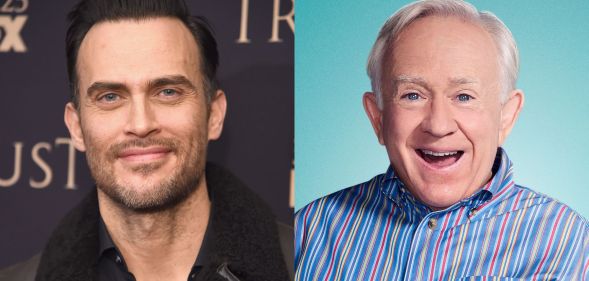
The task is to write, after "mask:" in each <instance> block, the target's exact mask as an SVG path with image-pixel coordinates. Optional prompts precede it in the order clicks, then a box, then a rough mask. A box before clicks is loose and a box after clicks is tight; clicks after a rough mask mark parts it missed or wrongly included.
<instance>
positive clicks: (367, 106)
mask: <svg viewBox="0 0 589 281" xmlns="http://www.w3.org/2000/svg"><path fill="white" fill-rule="evenodd" d="M362 103H363V104H364V111H366V115H368V119H369V120H370V123H371V124H372V128H373V129H374V133H375V134H376V136H377V137H378V142H379V143H380V144H384V140H383V137H382V112H381V111H380V109H379V108H378V103H377V102H376V95H375V94H374V93H372V92H366V93H364V96H363V97H362Z"/></svg>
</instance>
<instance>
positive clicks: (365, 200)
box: [294, 174, 384, 239]
mask: <svg viewBox="0 0 589 281" xmlns="http://www.w3.org/2000/svg"><path fill="white" fill-rule="evenodd" d="M383 177H384V174H381V175H378V176H375V177H374V178H372V179H370V180H369V181H366V182H363V183H360V184H357V185H354V186H351V187H348V188H345V189H342V190H339V191H337V192H334V193H332V194H329V195H326V196H324V197H321V198H319V199H317V200H314V201H312V202H311V203H309V204H307V205H306V206H304V207H303V208H301V209H300V210H298V211H297V212H296V213H295V219H294V223H295V227H294V228H295V237H296V239H299V238H300V237H303V236H305V235H302V234H303V233H305V232H309V231H313V230H312V229H322V228H324V227H328V226H329V225H332V224H333V223H338V224H339V223H341V222H342V220H343V221H345V220H346V218H348V217H353V218H349V219H350V220H357V219H361V218H362V219H370V218H369V216H370V215H371V214H373V212H370V211H366V210H369V209H373V208H375V207H376V206H381V205H382V201H383V200H382V199H383V198H384V197H383V196H379V195H381V193H380V187H381V182H382V180H383ZM322 226H324V227H322Z"/></svg>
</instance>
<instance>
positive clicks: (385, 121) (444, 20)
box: [295, 0, 589, 280]
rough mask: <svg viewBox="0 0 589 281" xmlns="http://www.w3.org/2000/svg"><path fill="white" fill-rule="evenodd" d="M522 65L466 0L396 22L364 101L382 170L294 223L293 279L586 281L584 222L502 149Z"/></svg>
mask: <svg viewBox="0 0 589 281" xmlns="http://www.w3.org/2000/svg"><path fill="white" fill-rule="evenodd" d="M518 63H519V62H518V51H517V46H516V44H515V40H514V39H513V36H512V34H511V32H510V31H509V29H508V28H507V27H506V26H505V25H504V24H503V22H501V20H499V19H498V18H497V17H496V16H495V15H493V14H492V13H489V12H479V11H477V9H476V8H475V7H473V6H472V5H470V4H468V3H466V2H463V1H459V0H425V1H419V2H415V3H412V4H410V5H408V6H405V7H403V8H402V9H400V10H399V11H398V12H397V13H395V14H394V15H393V16H392V17H391V18H390V19H389V20H388V21H387V22H386V23H385V24H384V26H383V27H382V29H381V31H380V33H379V35H378V38H377V40H376V43H375V44H374V47H373V49H372V51H371V53H370V57H369V60H368V75H369V76H370V79H371V81H372V92H368V93H365V94H364V98H363V102H364V108H365V110H366V113H367V115H368V118H369V120H370V122H371V124H372V126H373V128H374V131H375V133H376V136H377V138H378V141H379V142H380V144H382V145H384V146H385V147H386V150H387V153H388V156H389V159H390V167H389V168H388V170H387V172H386V173H385V174H381V175H378V176H376V177H374V178H373V179H372V180H370V181H368V182H365V183H362V184H359V185H356V186H353V187H350V188H347V189H344V190H341V191H339V192H336V193H333V194H331V195H328V196H326V197H323V198H320V199H318V200H316V201H314V202H312V203H310V204H309V205H307V206H306V207H304V208H302V209H301V210H300V211H299V212H298V213H297V214H296V218H295V228H296V231H295V235H296V239H295V240H296V241H295V247H296V254H295V266H296V276H295V279H296V280H487V279H489V280H491V279H492V280H508V279H509V280H515V279H517V280H589V223H588V222H587V220H586V219H584V218H582V217H581V216H580V215H578V214H577V213H575V212H574V211H573V210H571V209H570V208H569V207H567V206H566V205H564V204H562V203H560V202H558V201H556V200H554V199H552V198H549V197H547V196H545V195H542V194H539V193H536V192H534V191H532V190H530V189H528V188H525V187H522V186H519V185H517V184H515V183H514V181H513V178H512V176H513V168H512V163H511V161H510V160H509V158H508V157H507V153H506V152H505V150H503V149H502V148H501V145H502V144H503V143H504V141H505V139H506V138H507V136H508V135H509V132H510V131H511V129H512V128H513V126H514V124H515V122H516V120H517V117H518V114H519V112H520V110H521V109H522V107H523V103H524V94H523V92H522V91H521V90H519V89H517V88H516V87H515V85H516V80H517V73H518V67H519V66H518ZM503 278H507V279H503Z"/></svg>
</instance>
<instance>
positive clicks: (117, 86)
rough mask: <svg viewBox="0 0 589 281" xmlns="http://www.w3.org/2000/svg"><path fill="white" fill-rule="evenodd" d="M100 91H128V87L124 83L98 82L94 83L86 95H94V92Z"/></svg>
mask: <svg viewBox="0 0 589 281" xmlns="http://www.w3.org/2000/svg"><path fill="white" fill-rule="evenodd" d="M98 91H101V92H102V91H128V89H127V86H125V84H122V83H117V82H104V81H97V82H94V83H92V85H90V87H88V90H86V94H87V95H88V96H90V95H92V93H94V92H98Z"/></svg>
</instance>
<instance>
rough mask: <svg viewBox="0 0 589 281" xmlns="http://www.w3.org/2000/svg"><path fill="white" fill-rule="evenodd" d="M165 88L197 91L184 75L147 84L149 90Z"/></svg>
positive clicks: (168, 77)
mask: <svg viewBox="0 0 589 281" xmlns="http://www.w3.org/2000/svg"><path fill="white" fill-rule="evenodd" d="M164 86H183V87H186V88H189V89H190V90H192V91H196V86H194V84H192V82H190V80H188V78H186V77H185V76H183V75H170V76H164V77H160V78H156V79H153V80H150V81H149V82H147V88H148V89H154V88H160V87H164Z"/></svg>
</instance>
